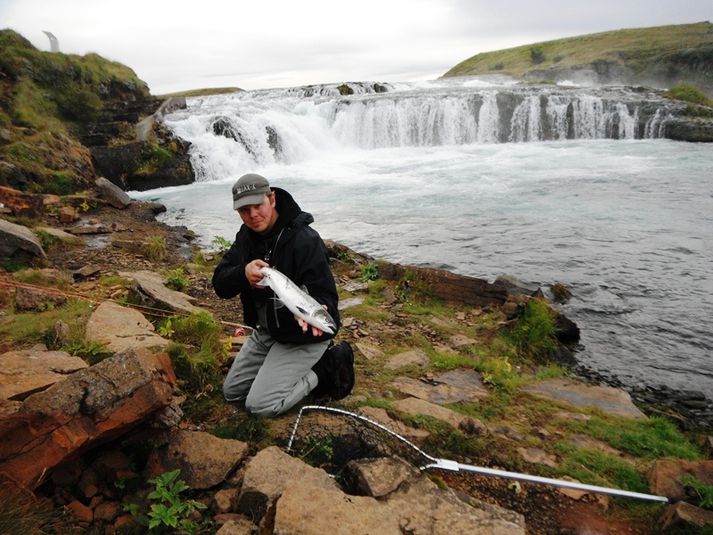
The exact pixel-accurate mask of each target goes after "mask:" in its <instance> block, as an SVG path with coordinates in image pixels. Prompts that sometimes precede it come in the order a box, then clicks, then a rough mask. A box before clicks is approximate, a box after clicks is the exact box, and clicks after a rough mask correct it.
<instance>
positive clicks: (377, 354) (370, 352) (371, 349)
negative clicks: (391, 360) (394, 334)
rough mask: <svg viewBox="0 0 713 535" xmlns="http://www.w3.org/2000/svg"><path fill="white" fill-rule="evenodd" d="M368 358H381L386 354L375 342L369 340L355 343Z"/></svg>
mask: <svg viewBox="0 0 713 535" xmlns="http://www.w3.org/2000/svg"><path fill="white" fill-rule="evenodd" d="M354 345H355V346H356V348H357V349H358V350H359V353H361V354H362V355H363V356H364V358H365V359H366V360H374V359H379V358H381V357H383V356H384V352H383V351H382V350H381V349H379V348H378V347H376V346H375V345H373V344H369V343H367V342H357V343H356V344H354Z"/></svg>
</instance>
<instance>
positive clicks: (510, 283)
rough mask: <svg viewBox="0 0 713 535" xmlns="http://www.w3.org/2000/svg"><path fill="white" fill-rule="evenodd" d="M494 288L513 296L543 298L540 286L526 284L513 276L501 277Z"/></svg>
mask: <svg viewBox="0 0 713 535" xmlns="http://www.w3.org/2000/svg"><path fill="white" fill-rule="evenodd" d="M493 286H496V287H498V288H502V289H504V290H505V292H506V293H507V294H508V295H511V296H517V295H524V296H527V297H542V290H541V289H540V286H539V285H538V284H535V283H528V282H524V281H521V280H520V279H517V278H515V277H513V276H511V275H501V276H499V277H498V278H496V279H495V282H493Z"/></svg>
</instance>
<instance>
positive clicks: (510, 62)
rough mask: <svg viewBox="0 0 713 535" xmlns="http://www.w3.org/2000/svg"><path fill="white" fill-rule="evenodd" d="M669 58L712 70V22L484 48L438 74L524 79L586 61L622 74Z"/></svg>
mask: <svg viewBox="0 0 713 535" xmlns="http://www.w3.org/2000/svg"><path fill="white" fill-rule="evenodd" d="M672 61H676V62H677V63H678V64H682V66H689V67H691V68H692V70H694V71H707V72H708V76H711V75H713V73H711V69H712V68H713V67H712V65H713V24H711V23H710V22H699V23H695V24H682V25H675V26H658V27H653V28H638V29H624V30H616V31H610V32H602V33H594V34H589V35H582V36H579V37H571V38H566V39H557V40H554V41H545V42H541V43H533V44H529V45H523V46H519V47H516V48H510V49H507V50H499V51H496V52H484V53H482V54H477V55H475V56H473V57H471V58H468V59H467V60H465V61H463V62H461V63H459V64H458V65H456V66H455V67H453V68H452V69H450V70H449V71H448V72H446V73H445V74H444V76H463V75H475V74H486V73H491V74H492V73H499V74H507V75H511V76H515V77H519V78H526V77H528V74H531V73H533V72H543V71H545V72H547V70H548V69H549V70H552V71H560V72H565V71H566V70H567V69H571V68H577V67H584V66H588V67H590V68H591V69H593V70H594V71H595V72H597V70H599V71H601V70H602V69H601V67H602V66H603V64H609V65H615V66H620V67H621V68H620V69H619V70H620V72H622V73H624V74H627V75H628V74H633V75H636V74H637V73H639V74H641V75H643V74H645V73H647V72H649V71H655V70H656V69H655V67H656V65H657V64H659V63H668V62H672ZM597 66H599V69H597ZM652 67H653V68H652ZM600 74H601V73H600Z"/></svg>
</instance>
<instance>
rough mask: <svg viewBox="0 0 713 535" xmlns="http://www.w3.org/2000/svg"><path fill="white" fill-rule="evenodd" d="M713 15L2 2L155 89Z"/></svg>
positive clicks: (388, 4)
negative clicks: (117, 63)
mask: <svg viewBox="0 0 713 535" xmlns="http://www.w3.org/2000/svg"><path fill="white" fill-rule="evenodd" d="M704 20H713V0H672V1H668V0H616V1H615V0H597V1H590V2H582V1H577V0H540V1H538V2H533V1H527V0H500V1H496V0H487V1H485V0H393V1H390V0H358V1H352V2H340V1H338V0H329V1H328V0H251V1H245V0H202V1H200V0H199V1H194V2H187V1H184V0H170V1H168V0H140V1H139V0H121V1H116V0H0V28H12V29H14V30H16V31H18V32H19V33H21V34H22V35H23V36H25V37H26V38H27V39H29V40H30V41H31V42H32V43H33V44H34V45H35V46H36V47H37V48H39V49H41V50H49V41H48V39H47V37H46V36H45V35H44V34H43V33H42V30H47V31H50V32H52V33H53V34H54V35H55V36H56V37H57V38H58V39H59V43H60V49H61V51H62V52H66V53H74V54H86V53H87V52H96V53H98V54H101V55H102V56H104V57H106V58H109V59H112V60H115V61H120V62H122V63H124V64H126V65H128V66H129V67H131V68H132V69H134V71H135V72H136V74H137V75H138V76H139V77H140V78H141V79H142V80H144V81H146V82H147V83H148V84H149V87H150V89H151V92H152V93H153V94H161V93H167V92H172V91H178V90H183V89H193V88H200V87H221V86H238V87H242V88H244V89H257V88H265V87H285V86H294V85H305V84H313V83H324V82H343V81H357V80H369V81H383V82H395V81H408V80H424V79H433V78H436V77H438V76H440V75H441V74H443V73H444V72H445V71H447V70H448V69H449V68H451V67H452V66H454V65H455V64H457V63H459V62H460V61H462V60H464V59H467V58H468V57H470V56H472V55H474V54H477V53H480V52H486V51H489V50H498V49H501V48H510V47H513V46H518V45H523V44H527V43H532V42H536V41H542V40H548V39H557V38H560V37H569V36H574V35H581V34H584V33H592V32H601V31H607V30H616V29H620V28H637V27H645V26H659V25H664V24H684V23H690V22H700V21H704Z"/></svg>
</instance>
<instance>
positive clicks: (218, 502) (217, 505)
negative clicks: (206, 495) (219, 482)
mask: <svg viewBox="0 0 713 535" xmlns="http://www.w3.org/2000/svg"><path fill="white" fill-rule="evenodd" d="M239 497H240V491H239V490H238V489H222V490H219V491H218V492H216V493H215V494H214V495H213V501H212V502H211V508H212V509H213V511H215V512H216V513H218V514H221V513H232V512H234V511H237V506H238V498H239Z"/></svg>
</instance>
